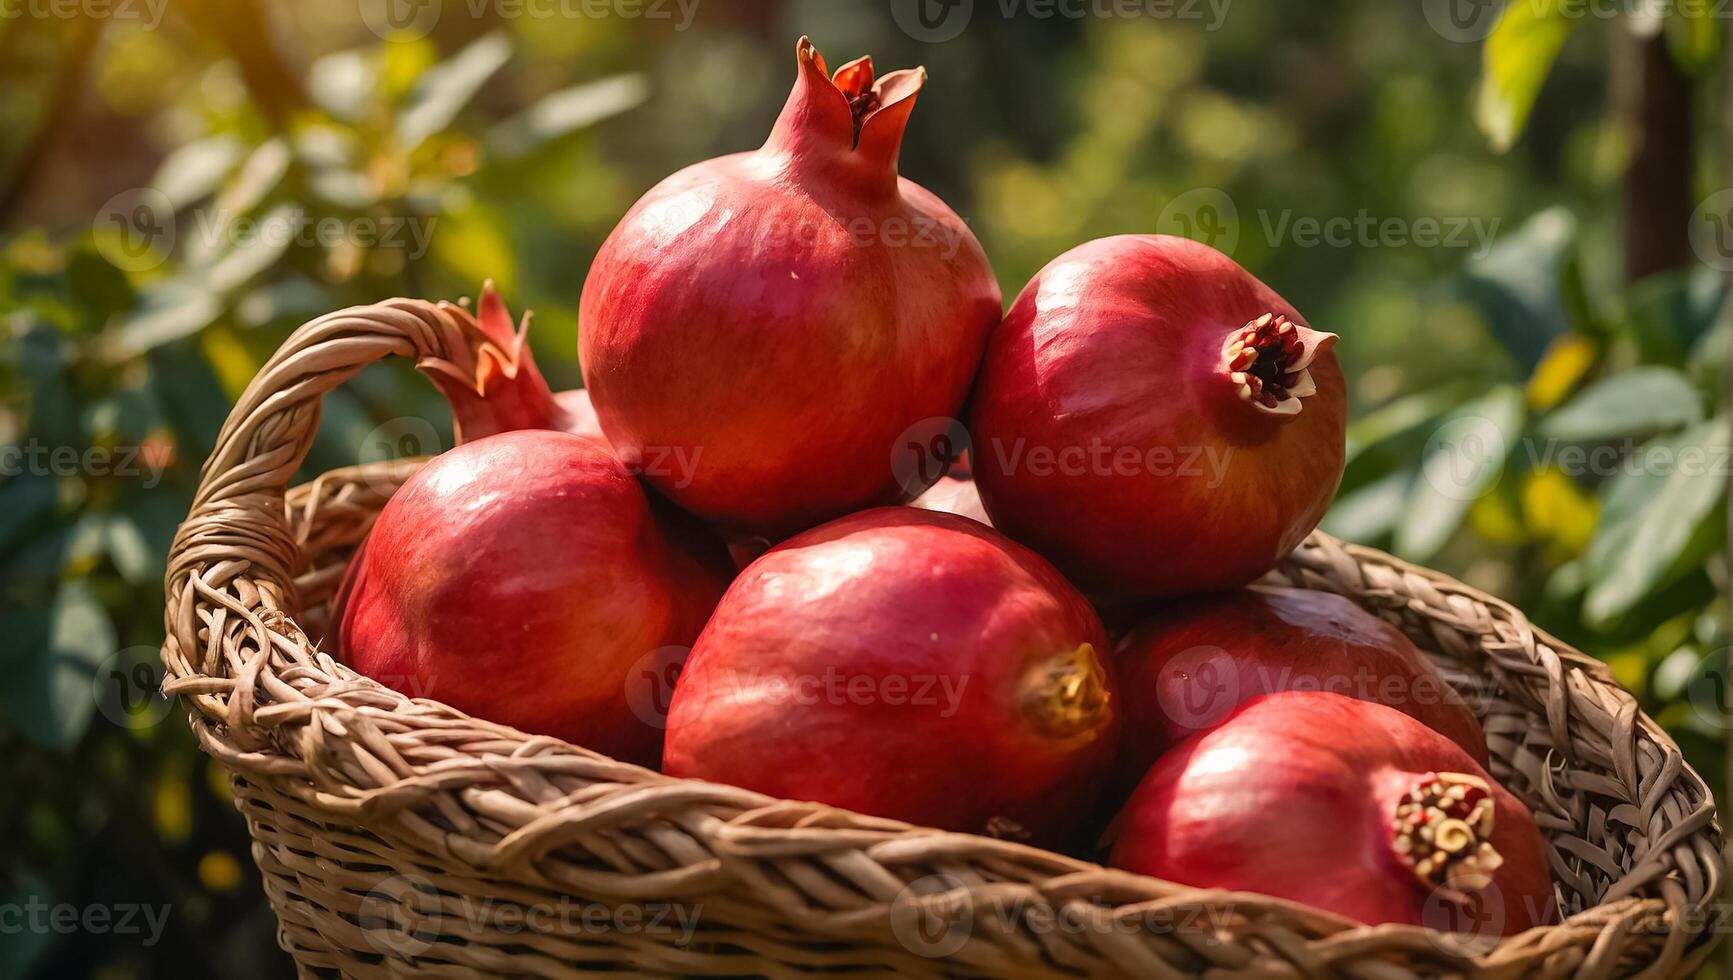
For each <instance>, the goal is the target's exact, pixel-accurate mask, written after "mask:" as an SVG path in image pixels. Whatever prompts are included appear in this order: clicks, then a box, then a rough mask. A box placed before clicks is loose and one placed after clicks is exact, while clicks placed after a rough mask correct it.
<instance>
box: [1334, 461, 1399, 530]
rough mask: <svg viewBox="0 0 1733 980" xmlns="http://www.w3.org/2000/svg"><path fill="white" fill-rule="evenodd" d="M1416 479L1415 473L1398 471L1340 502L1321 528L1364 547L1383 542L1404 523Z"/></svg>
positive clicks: (1338, 501) (1344, 497)
mask: <svg viewBox="0 0 1733 980" xmlns="http://www.w3.org/2000/svg"><path fill="white" fill-rule="evenodd" d="M1414 476H1415V474H1414V471H1413V470H1397V471H1396V472H1394V473H1391V474H1389V475H1387V476H1385V477H1384V478H1383V479H1380V480H1376V481H1374V482H1372V483H1368V484H1367V485H1365V486H1363V487H1361V488H1359V489H1358V490H1355V491H1353V492H1351V493H1348V494H1345V495H1343V496H1341V497H1339V498H1337V500H1336V502H1335V503H1334V504H1331V505H1330V512H1329V513H1328V514H1325V515H1324V520H1323V523H1322V525H1321V526H1322V527H1323V529H1324V530H1325V531H1328V532H1329V533H1331V534H1333V535H1335V536H1336V537H1338V538H1342V539H1343V540H1346V541H1355V542H1358V543H1360V544H1370V543H1372V542H1375V541H1378V540H1380V539H1382V538H1383V537H1384V536H1385V535H1386V534H1389V533H1390V530H1391V529H1392V528H1394V527H1395V526H1396V522H1397V521H1399V520H1401V519H1402V513H1403V510H1404V509H1405V508H1406V506H1407V503H1408V492H1409V487H1410V486H1412V485H1413V483H1414Z"/></svg>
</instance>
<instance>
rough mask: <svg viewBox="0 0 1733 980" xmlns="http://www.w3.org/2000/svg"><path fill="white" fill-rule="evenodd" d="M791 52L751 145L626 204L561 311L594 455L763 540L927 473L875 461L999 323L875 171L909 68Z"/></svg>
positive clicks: (956, 397) (921, 209)
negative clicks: (572, 304)
mask: <svg viewBox="0 0 1733 980" xmlns="http://www.w3.org/2000/svg"><path fill="white" fill-rule="evenodd" d="M795 56H796V62H797V75H796V79H795V83H794V90H793V92H792V93H791V94H790V95H789V97H788V103H787V105H785V106H784V107H783V110H782V115H781V117H780V118H778V119H777V121H776V125H775V128H774V129H773V130H772V131H771V134H770V138H769V139H768V140H767V141H766V142H765V144H764V146H763V147H762V148H760V149H758V150H756V151H753V152H748V153H738V154H734V155H731V156H725V157H719V158H717V159H714V160H709V161H706V162H703V163H699V164H695V165H693V166H690V167H687V168H686V169H684V170H682V171H680V172H679V173H676V174H674V175H673V176H671V177H669V178H667V179H666V180H664V181H662V182H661V183H660V184H658V185H656V186H655V187H654V188H652V189H651V190H650V191H649V193H647V194H645V195H644V197H643V198H642V199H640V200H639V201H638V202H637V204H635V205H633V207H632V209H631V210H630V211H629V212H628V213H627V214H626V216H625V218H624V219H622V220H621V222H620V224H619V226H618V227H616V228H615V229H614V231H613V233H612V234H611V235H609V237H608V240H607V241H606V242H605V243H603V245H602V248H601V251H600V252H599V253H598V254H597V256H596V259H595V262H594V263H593V264H592V265H591V267H590V272H589V277H588V278H587V279H586V281H585V283H584V291H583V298H582V300H581V303H580V310H579V312H580V320H581V330H580V334H579V349H580V354H581V357H580V360H581V362H582V366H583V371H584V384H585V387H587V388H588V389H589V390H590V391H591V392H592V393H593V395H594V398H595V405H596V413H597V415H598V416H599V417H600V419H601V425H602V429H603V430H604V431H605V432H606V433H607V434H608V438H609V439H610V440H612V442H613V444H614V446H615V447H616V448H617V449H619V450H620V452H621V453H622V454H625V455H628V456H632V457H634V458H641V459H643V460H644V461H645V465H644V468H643V469H644V474H643V475H644V477H645V479H647V480H648V481H650V482H651V483H652V484H653V485H654V486H655V487H656V488H657V489H658V490H660V491H662V492H663V493H664V494H666V495H667V496H668V497H669V498H670V499H672V500H674V501H675V502H676V503H678V504H680V505H681V506H682V507H685V508H686V509H687V510H690V511H692V512H694V513H696V514H698V515H700V516H702V517H704V518H706V519H707V520H710V521H712V522H715V523H719V524H723V525H726V526H729V527H732V528H734V529H736V530H743V531H752V532H756V533H761V534H765V535H767V536H769V537H771V538H772V539H778V538H780V537H782V536H786V535H787V534H790V533H793V532H795V531H799V530H803V529H805V528H808V527H811V526H813V525H814V524H817V523H820V522H821V521H825V520H828V519H830V518H833V517H838V516H840V515H842V514H846V513H849V512H851V511H854V510H857V509H860V508H861V507H864V506H869V505H873V504H881V503H882V504H894V503H899V502H901V501H904V500H908V499H910V498H912V497H914V496H916V495H918V494H919V493H920V491H921V490H923V489H925V488H926V486H928V485H930V484H931V482H932V481H933V480H934V479H937V477H938V475H939V474H937V473H933V474H930V475H927V474H924V473H918V474H914V475H912V476H911V475H910V474H907V473H898V472H896V470H897V469H898V468H899V467H896V466H894V465H893V464H894V463H895V462H896V460H895V458H894V454H896V453H897V452H899V451H900V450H901V445H900V444H901V443H902V442H903V441H905V438H904V437H905V435H906V433H907V432H908V431H909V430H910V429H911V427H913V426H915V425H916V424H917V423H920V422H923V421H927V420H929V419H933V418H939V417H946V416H952V415H955V414H956V412H957V409H958V406H959V405H960V404H961V402H962V400H963V397H964V395H965V394H966V393H967V390H968V387H969V382H970V380H971V378H972V377H973V375H974V373H975V366H976V364H977V363H978V362H979V360H980V355H981V349H982V346H983V345H984V344H985V342H986V336H987V332H988V331H989V330H990V329H991V328H992V326H993V325H994V324H995V323H997V322H998V320H999V315H1000V312H1001V307H1000V297H999V287H998V284H997V282H996V281H995V280H994V278H993V271H992V269H991V268H990V267H989V266H988V264H987V259H986V256H985V255H984V254H983V253H982V251H981V247H980V245H979V243H977V242H976V241H975V237H974V235H973V234H971V233H970V231H969V229H968V227H967V226H966V225H964V224H963V221H962V219H961V218H959V217H957V215H956V214H955V213H954V212H953V211H951V209H950V208H948V207H946V206H945V204H944V202H943V201H940V200H939V199H938V198H937V197H935V196H934V195H933V194H931V193H930V192H928V191H926V190H925V189H923V188H921V187H920V186H918V185H916V184H914V183H913V182H911V181H909V180H906V179H904V178H902V177H899V176H898V175H897V152H898V146H899V144H900V143H901V141H902V136H903V129H904V126H905V125H906V124H907V122H908V119H909V113H910V111H911V110H912V109H913V108H914V103H915V96H916V93H918V92H919V90H920V88H921V85H922V83H923V82H924V81H925V80H926V72H925V71H924V70H923V69H919V68H916V69H912V70H905V71H898V72H892V73H890V74H888V75H885V76H883V77H878V78H875V76H874V74H873V65H872V61H871V59H868V58H860V59H857V60H855V61H851V62H849V63H848V64H846V65H844V66H842V68H840V69H838V70H837V72H836V75H835V77H834V79H833V78H832V77H830V76H828V75H826V73H825V63H824V59H823V58H822V57H820V56H819V53H818V51H817V50H816V49H815V48H814V47H813V46H812V43H811V42H810V41H808V40H807V39H806V38H801V40H800V43H799V45H798V46H797V47H796V49H795ZM658 463H660V465H658Z"/></svg>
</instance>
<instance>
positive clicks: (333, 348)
mask: <svg viewBox="0 0 1733 980" xmlns="http://www.w3.org/2000/svg"><path fill="white" fill-rule="evenodd" d="M481 339H482V338H481V335H480V334H479V333H477V332H476V331H475V330H474V327H473V321H470V320H469V317H468V314H467V312H466V311H463V310H461V309H460V308H458V307H454V306H452V305H450V304H446V303H440V304H434V303H429V302H427V301H425V300H415V299H390V300H386V301H385V302H383V303H376V304H374V305H371V306H353V307H350V308H348V309H345V310H338V311H337V312H335V313H329V314H326V315H325V316H322V317H319V318H318V319H316V320H312V321H309V322H308V323H305V324H302V325H301V326H300V327H299V328H297V329H296V330H295V332H294V333H293V334H291V335H290V336H289V339H288V340H287V341H286V342H285V343H284V344H283V346H282V347H280V348H278V350H277V352H276V353H275V354H274V355H272V357H271V359H270V360H269V361H267V362H266V363H265V366H264V367H263V368H261V369H260V370H259V373H258V374H257V375H256V376H255V377H254V378H253V380H252V383H251V384H249V385H247V390H246V391H245V392H243V393H242V394H241V397H240V399H239V400H238V401H236V402H235V407H234V408H233V409H232V410H231V411H230V412H229V417H228V420H227V421H226V422H224V423H223V428H222V432H221V433H219V434H218V436H217V443H216V447H215V449H213V450H212V452H211V456H210V458H209V459H208V460H206V461H205V465H204V470H203V475H202V477H201V478H200V480H199V488H198V493H197V494H196V495H195V497H194V498H193V506H192V510H191V512H190V513H188V515H187V519H186V521H185V523H183V524H182V525H181V526H180V529H179V531H177V532H176V534H175V539H174V544H173V545H172V546H171V547H170V549H169V557H168V572H167V577H166V582H165V584H166V586H167V595H168V608H167V609H166V610H165V613H164V619H165V622H164V625H165V627H166V631H167V633H168V635H169V638H170V640H171V642H170V644H169V645H168V646H165V649H164V655H165V662H166V666H167V668H168V671H169V674H170V679H169V684H168V686H169V687H171V688H172V687H177V686H184V685H179V684H176V683H175V682H176V680H177V679H179V680H185V679H188V678H190V677H193V676H197V675H200V674H207V675H208V674H212V673H216V672H220V671H221V669H222V668H221V658H214V657H201V656H198V652H200V647H201V644H200V640H199V630H200V628H201V626H202V625H204V622H205V617H204V616H201V615H200V608H201V607H203V608H204V609H205V610H207V611H209V610H214V609H215V608H217V607H221V608H223V609H225V610H227V611H228V612H229V613H232V614H234V615H236V616H241V617H251V618H255V619H259V620H260V621H261V624H262V623H263V618H264V617H265V616H266V615H268V614H270V613H272V612H273V611H277V612H280V611H282V610H285V609H294V608H297V605H296V596H295V587H294V584H293V571H292V569H293V567H294V556H295V553H296V546H295V542H294V539H293V538H292V536H291V534H290V531H289V524H288V515H287V512H286V511H285V509H284V502H283V501H284V494H285V492H286V491H287V489H288V486H289V481H290V480H291V479H292V478H293V477H294V474H295V472H296V470H297V469H299V467H300V465H301V461H302V459H303V458H305V457H306V455H307V450H308V448H309V447H310V446H311V445H312V443H313V434H314V432H315V431H316V430H317V429H318V425H319V399H320V396H322V395H324V394H325V393H326V392H327V391H330V390H331V389H333V388H335V387H337V386H338V385H340V384H342V383H343V382H345V381H347V380H349V379H350V378H351V377H354V376H355V374H356V373H357V372H359V371H360V370H361V369H362V368H364V367H366V366H367V365H369V364H372V363H374V362H375V361H380V360H384V359H385V358H386V357H389V356H392V355H398V356H402V357H412V358H415V359H416V361H417V362H420V361H421V360H423V359H427V358H433V359H440V360H445V361H448V362H450V363H451V364H452V365H454V366H457V367H458V368H459V369H462V368H465V367H470V368H473V366H474V365H475V363H476V359H477V356H478V347H477V344H478V343H479V342H480V341H481ZM270 625H273V626H275V625H276V624H270ZM262 632H263V630H261V633H262ZM170 647H174V648H177V649H178V651H179V653H180V654H181V656H175V657H171V656H169V653H170V649H169V648H170Z"/></svg>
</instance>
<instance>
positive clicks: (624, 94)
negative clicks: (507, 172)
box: [488, 74, 650, 158]
mask: <svg viewBox="0 0 1733 980" xmlns="http://www.w3.org/2000/svg"><path fill="white" fill-rule="evenodd" d="M649 97H650V83H649V82H648V80H646V79H645V77H644V76H643V75H636V74H633V75H614V76H611V77H609V78H603V79H598V80H596V81H593V82H585V83H584V84H582V85H574V86H572V87H571V88H565V89H561V90H559V91H558V92H554V93H553V94H551V95H548V96H545V97H543V98H542V99H541V100H540V101H538V102H537V103H536V104H535V105H532V106H530V107H529V108H528V109H525V110H524V111H523V112H520V113H518V114H517V115H515V116H513V117H511V118H510V119H507V120H506V121H504V122H502V123H500V124H499V125H497V126H495V127H494V128H493V129H492V130H490V131H489V132H488V142H489V144H491V145H492V146H493V149H494V152H495V153H497V154H499V155H500V156H501V157H506V158H510V157H520V156H523V155H525V154H527V153H530V152H532V151H533V150H535V149H536V148H537V147H540V146H541V145H543V144H544V143H547V142H548V141H549V140H553V139H557V138H559V137H561V136H564V135H566V134H567V133H570V132H573V131H575V130H579V129H582V128H584V127H585V126H592V125H594V124H596V123H598V122H601V121H602V120H604V119H607V118H608V117H610V116H617V115H619V114H620V113H622V112H626V111H628V110H630V109H635V108H637V107H638V106H640V105H642V104H643V103H644V100H645V99H647V98H649Z"/></svg>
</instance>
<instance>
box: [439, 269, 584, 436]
mask: <svg viewBox="0 0 1733 980" xmlns="http://www.w3.org/2000/svg"><path fill="white" fill-rule="evenodd" d="M439 305H440V308H441V309H444V310H445V311H446V312H447V313H449V314H451V316H452V318H453V319H454V320H455V321H456V322H457V323H458V325H459V327H460V329H461V331H462V339H463V340H464V341H466V343H464V344H460V345H459V346H458V348H457V349H456V350H454V351H453V357H452V358H451V359H440V358H431V357H428V358H422V359H421V360H420V361H419V362H417V364H416V367H418V368H420V369H421V371H422V373H423V374H426V375H427V376H428V378H430V379H431V380H432V381H433V383H434V386H435V387H437V388H438V389H439V390H440V393H441V394H443V395H445V399H446V401H448V402H450V403H451V420H452V433H453V435H454V436H455V437H456V442H457V443H458V444H459V445H462V444H463V443H466V442H473V441H475V440H477V439H481V438H484V437H486V436H491V435H494V434H496V433H499V432H511V431H514V430H517V429H556V430H558V431H561V432H570V433H572V434H574V435H579V436H583V437H584V438H585V439H588V440H590V441H591V442H593V443H595V444H597V445H599V446H601V447H602V448H604V449H610V447H609V446H608V439H607V437H606V436H604V435H602V427H601V424H600V423H599V422H597V421H596V410H595V407H594V406H592V405H591V404H590V393H589V392H587V391H585V390H583V389H582V388H577V389H573V390H570V391H561V392H557V393H556V392H555V391H553V390H552V389H551V388H549V387H548V383H547V381H546V380H545V379H544V378H543V377H542V372H541V370H540V369H538V368H537V367H536V362H535V357H534V356H533V355H532V354H531V353H530V346H529V329H530V314H529V313H528V312H527V311H526V312H525V313H524V316H523V323H522V325H521V326H519V327H518V329H516V330H513V329H512V325H511V314H510V313H508V312H507V311H506V308H505V301H504V300H502V299H500V296H499V292H498V291H497V290H495V289H494V288H493V281H492V280H489V281H488V282H487V283H485V284H484V285H483V286H482V290H481V307H480V309H479V311H478V312H477V313H476V314H473V315H472V314H471V313H470V312H469V310H467V309H465V308H463V307H461V306H457V305H454V304H451V303H441V304H439ZM610 451H611V450H610Z"/></svg>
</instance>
